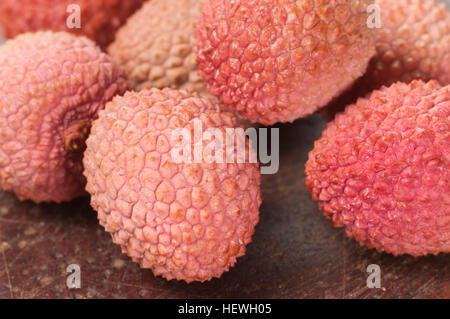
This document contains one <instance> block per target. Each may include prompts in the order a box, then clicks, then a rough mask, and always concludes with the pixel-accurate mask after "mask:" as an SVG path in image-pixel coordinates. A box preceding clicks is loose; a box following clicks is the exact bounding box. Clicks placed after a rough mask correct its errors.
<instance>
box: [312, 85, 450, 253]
mask: <svg viewBox="0 0 450 319" xmlns="http://www.w3.org/2000/svg"><path fill="white" fill-rule="evenodd" d="M449 149H450V86H446V87H441V86H440V85H439V84H438V82H436V81H430V82H428V83H426V84H425V83H424V82H421V81H413V82H412V83H411V84H409V85H407V84H404V83H400V82H398V83H396V84H393V85H392V86H391V87H389V88H386V87H383V88H382V89H380V90H379V91H374V92H373V93H372V94H371V95H370V96H369V97H368V98H366V99H359V100H358V102H357V103H356V104H354V105H350V106H348V107H347V109H346V110H345V113H341V114H338V115H337V116H336V119H335V121H334V122H331V123H329V124H328V127H327V128H326V130H325V131H324V132H323V135H322V137H321V138H320V139H319V140H318V141H316V143H315V146H314V149H313V150H312V151H311V153H310V154H309V160H308V162H307V163H306V175H307V177H306V186H307V188H308V189H309V190H310V191H311V192H312V196H313V199H314V200H318V201H319V206H320V208H321V209H322V211H323V212H324V215H325V216H326V217H327V218H329V219H331V220H332V221H333V223H334V225H335V226H343V227H345V230H346V233H347V235H348V236H349V237H354V238H355V239H356V240H357V241H358V242H359V243H360V244H361V245H365V246H367V247H369V248H376V249H377V250H378V251H380V252H381V251H386V252H388V253H391V254H393V255H401V254H410V255H413V256H421V255H427V254H438V253H439V252H444V253H448V252H450V153H449Z"/></svg>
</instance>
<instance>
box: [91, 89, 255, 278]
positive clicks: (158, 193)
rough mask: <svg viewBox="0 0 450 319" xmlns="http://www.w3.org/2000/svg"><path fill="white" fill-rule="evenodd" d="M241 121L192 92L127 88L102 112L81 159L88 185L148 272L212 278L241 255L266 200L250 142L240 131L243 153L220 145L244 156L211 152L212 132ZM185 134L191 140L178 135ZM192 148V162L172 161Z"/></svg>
mask: <svg viewBox="0 0 450 319" xmlns="http://www.w3.org/2000/svg"><path fill="white" fill-rule="evenodd" d="M196 125H197V126H196ZM198 125H200V126H201V127H202V128H203V131H201V132H205V133H204V134H200V135H202V136H203V139H202V138H201V137H200V138H199V137H198V135H197V134H196V133H195V132H196V131H195V130H196V127H198ZM235 127H236V123H235V118H234V116H233V115H232V114H231V113H229V112H224V111H221V110H220V108H219V105H218V104H217V102H214V101H213V100H210V99H207V98H203V97H200V96H199V95H198V94H193V95H192V94H190V93H188V92H187V91H185V90H181V91H177V90H173V89H164V90H159V89H156V88H153V89H150V90H148V89H144V90H142V91H140V92H138V93H136V92H127V93H125V95H124V96H117V97H115V98H114V99H113V100H112V102H110V103H108V104H107V106H106V108H105V109H104V110H103V111H101V112H100V114H99V118H98V120H96V121H95V122H94V124H93V126H92V130H91V135H90V136H89V138H88V140H87V149H86V152H85V157H84V160H83V163H84V166H85V171H84V174H85V176H86V178H87V187H86V189H87V191H88V192H89V193H90V194H91V205H92V207H93V208H94V209H95V210H96V211H97V212H98V219H99V221H100V224H101V225H102V226H103V227H104V228H105V230H106V231H108V232H109V233H111V235H112V239H113V242H114V243H116V244H118V245H120V246H121V248H122V251H123V252H124V253H126V254H128V255H129V256H130V257H131V258H132V260H133V261H135V262H137V263H139V264H140V265H141V267H142V268H150V269H151V270H152V271H153V273H154V274H155V275H161V276H163V277H164V278H166V279H168V280H170V279H178V280H185V281H186V282H191V281H205V280H210V279H211V278H212V277H220V276H221V275H222V273H223V272H225V271H227V270H228V269H229V268H230V267H231V266H233V265H234V264H235V262H236V258H237V257H239V256H242V255H244V253H245V250H246V245H247V244H248V243H250V242H251V236H252V234H253V232H254V229H255V226H256V224H257V222H258V219H259V206H260V204H261V194H260V186H259V185H260V173H259V169H258V164H257V163H256V162H252V161H250V158H251V157H250V152H251V148H250V142H249V141H248V140H246V138H245V136H243V135H242V136H241V138H239V137H238V141H241V144H239V145H242V146H244V147H242V148H241V150H242V149H245V154H241V152H238V151H237V150H238V149H239V148H238V147H234V146H233V145H235V144H234V143H228V140H227V143H223V144H224V147H223V148H220V149H222V151H223V153H222V155H223V154H228V153H229V154H232V155H233V156H234V154H235V155H236V156H237V157H239V158H240V159H241V160H240V161H238V160H236V161H231V162H229V161H223V162H222V163H221V162H220V161H215V160H211V156H207V154H208V152H206V149H207V145H210V144H211V143H213V144H215V143H216V140H215V138H217V141H218V140H220V139H219V138H218V137H217V134H216V133H214V137H211V136H210V137H206V135H207V134H206V132H207V131H209V130H211V129H212V130H213V131H214V132H222V133H224V132H225V131H226V130H227V129H229V128H235ZM178 131H181V132H184V133H185V134H184V136H188V137H189V138H186V140H184V139H181V140H180V139H179V138H178V136H179V135H177V134H175V133H176V132H178ZM201 132H200V133H201ZM174 134H175V135H174ZM219 135H220V134H219ZM196 136H197V137H196ZM238 136H239V135H238ZM224 141H225V140H224ZM199 146H204V148H202V149H201V150H200V151H199V150H198V149H197V147H199ZM180 149H182V150H183V151H182V152H180ZM196 149H197V151H196ZM185 150H186V154H187V155H186V156H188V155H189V151H190V150H192V152H193V153H194V155H193V157H192V158H191V159H192V160H191V161H189V160H179V159H177V158H176V157H174V154H175V155H176V156H178V155H181V154H182V156H184V155H185V153H184V151H185ZM202 150H204V152H203V151H202ZM195 154H197V155H195ZM210 154H212V153H210ZM215 154H216V156H217V154H220V152H219V153H215ZM251 154H253V153H251ZM183 158H185V157H183ZM195 158H197V159H195Z"/></svg>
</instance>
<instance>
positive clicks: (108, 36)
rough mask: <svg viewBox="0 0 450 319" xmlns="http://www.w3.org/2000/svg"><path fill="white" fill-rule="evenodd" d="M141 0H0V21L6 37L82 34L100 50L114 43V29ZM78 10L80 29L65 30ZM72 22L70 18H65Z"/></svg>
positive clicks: (139, 4) (137, 7)
mask: <svg viewBox="0 0 450 319" xmlns="http://www.w3.org/2000/svg"><path fill="white" fill-rule="evenodd" d="M143 2H144V0H126V1H123V0H58V1H55V0H20V1H17V0H1V1H0V22H1V24H2V31H3V33H4V36H6V37H7V38H14V37H15V36H17V35H18V34H20V33H25V32H30V31H39V30H52V31H66V32H71V33H75V34H77V35H85V36H87V37H89V38H91V39H93V40H95V41H96V42H97V43H98V44H99V45H100V46H102V47H104V46H106V45H108V44H109V43H110V42H112V41H113V40H114V34H115V32H116V30H117V29H118V28H119V27H120V26H121V25H122V24H123V23H125V21H126V19H127V18H128V16H130V15H131V14H132V13H133V12H135V11H136V10H137V9H139V7H141V5H142V3H143ZM72 4H75V5H78V6H79V7H80V16H81V21H80V22H81V28H72V29H69V27H68V26H67V20H68V18H70V17H71V15H72V13H73V11H70V10H69V11H68V6H69V5H72ZM69 20H70V21H72V20H71V19H69Z"/></svg>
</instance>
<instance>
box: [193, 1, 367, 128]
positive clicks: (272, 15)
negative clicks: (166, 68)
mask: <svg viewBox="0 0 450 319" xmlns="http://www.w3.org/2000/svg"><path fill="white" fill-rule="evenodd" d="M371 3H372V1H370V0H352V1H350V0H345V1H340V0H330V1H321V0H313V1H308V2H299V1H295V0H279V1H273V0H254V1H250V0H237V1H228V0H210V1H209V2H208V3H207V4H206V5H205V6H204V8H203V15H202V19H201V20H200V23H199V24H198V27H197V29H198V31H197V33H196V38H197V44H196V51H197V55H198V58H197V61H198V63H199V69H200V74H201V75H202V76H203V77H204V78H205V81H206V84H207V86H208V89H209V92H210V93H211V94H213V95H215V96H217V97H220V99H221V101H222V102H224V103H225V104H226V105H227V106H228V107H229V108H230V109H231V110H235V111H237V112H238V114H239V115H241V116H242V117H244V118H245V119H248V120H249V121H251V122H259V123H262V124H265V125H270V124H274V123H276V122H292V121H293V120H295V119H297V118H300V117H305V116H307V115H309V114H311V113H313V112H314V111H316V110H317V109H318V108H319V107H322V106H324V105H326V104H327V103H328V102H329V101H330V100H331V99H332V98H333V97H335V96H336V95H338V94H339V93H341V92H342V91H343V90H345V89H346V88H347V87H348V86H350V85H351V83H353V81H354V80H355V79H357V78H358V77H360V76H362V75H363V73H364V71H365V70H366V68H367V64H368V62H369V60H370V58H371V57H372V56H373V54H374V53H375V48H374V43H373V35H372V29H369V28H368V27H367V24H366V23H367V19H368V14H367V11H366V10H367V7H368V5H369V4H371Z"/></svg>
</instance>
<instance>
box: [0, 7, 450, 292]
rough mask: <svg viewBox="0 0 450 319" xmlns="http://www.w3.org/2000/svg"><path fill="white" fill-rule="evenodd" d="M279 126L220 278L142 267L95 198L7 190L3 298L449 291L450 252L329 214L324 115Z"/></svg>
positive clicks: (1, 204) (0, 222)
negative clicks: (317, 150) (360, 232)
mask: <svg viewBox="0 0 450 319" xmlns="http://www.w3.org/2000/svg"><path fill="white" fill-rule="evenodd" d="M447 1H448V2H450V1H449V0H447ZM0 43H1V39H0ZM278 127H279V128H280V143H281V145H280V155H281V160H280V170H279V172H278V174H276V175H268V176H264V177H263V179H262V192H263V198H264V201H263V204H262V207H261V215H260V223H259V224H258V226H257V228H256V233H255V235H254V237H253V243H251V244H250V245H249V246H248V250H247V254H246V256H244V257H242V258H240V259H239V260H238V263H237V265H236V266H235V267H234V268H232V269H231V270H230V272H228V273H225V274H224V275H223V276H222V277H221V278H220V279H214V280H212V281H210V282H207V283H203V284H200V283H193V284H189V285H188V284H185V283H184V282H176V281H171V282H168V281H166V280H164V279H161V278H155V277H154V276H153V275H152V273H151V271H149V270H141V269H139V267H138V266H137V265H136V264H134V263H132V262H131V260H130V259H129V258H128V257H126V256H124V255H122V254H121V252H120V249H119V247H117V246H115V245H114V244H112V242H111V238H110V236H109V235H108V234H107V233H105V232H104V231H103V229H102V228H101V227H100V226H99V225H98V223H97V219H96V213H95V212H94V211H92V209H91V208H90V206H89V199H88V198H82V199H78V200H75V201H73V202H71V203H67V204H63V205H56V204H42V205H35V204H33V203H31V202H20V201H18V200H17V199H16V198H15V196H14V195H12V194H10V193H5V192H1V191H0V298H36V297H41V298H42V297H43V298H47V297H49V298H73V297H75V298H104V297H112V298H221V297H223V298H374V297H375V298H450V267H449V265H450V255H448V254H447V255H443V254H441V255H439V256H428V257H422V258H417V259H415V258H413V257H409V256H402V257H393V256H390V255H388V254H384V253H382V254H380V253H377V252H376V251H373V250H368V249H366V248H363V247H360V246H359V245H358V244H357V243H356V242H354V241H353V240H351V239H348V238H346V237H345V235H344V231H343V230H342V229H336V228H333V227H332V225H331V222H330V221H328V220H327V219H325V218H324V217H323V216H322V214H321V212H320V211H319V210H318V208H317V204H316V203H315V202H313V201H312V200H311V198H310V195H309V193H308V192H306V190H305V186H304V173H303V170H304V163H305V161H306V159H307V153H308V151H309V150H310V149H311V148H312V146H313V141H314V140H315V139H317V138H318V137H319V136H320V132H321V130H322V129H323V127H324V123H323V121H322V120H321V119H320V118H319V117H318V116H314V117H312V118H310V119H308V120H300V121H297V122H295V123H294V124H287V125H281V126H278ZM69 264H78V265H80V267H81V285H82V287H81V289H68V288H67V286H66V278H67V276H68V273H66V268H67V266H68V265H69ZM370 264H378V265H379V266H380V268H381V287H382V288H380V289H376V288H375V289H369V288H367V286H366V279H367V276H368V274H367V273H366V268H367V266H368V265H370Z"/></svg>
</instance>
